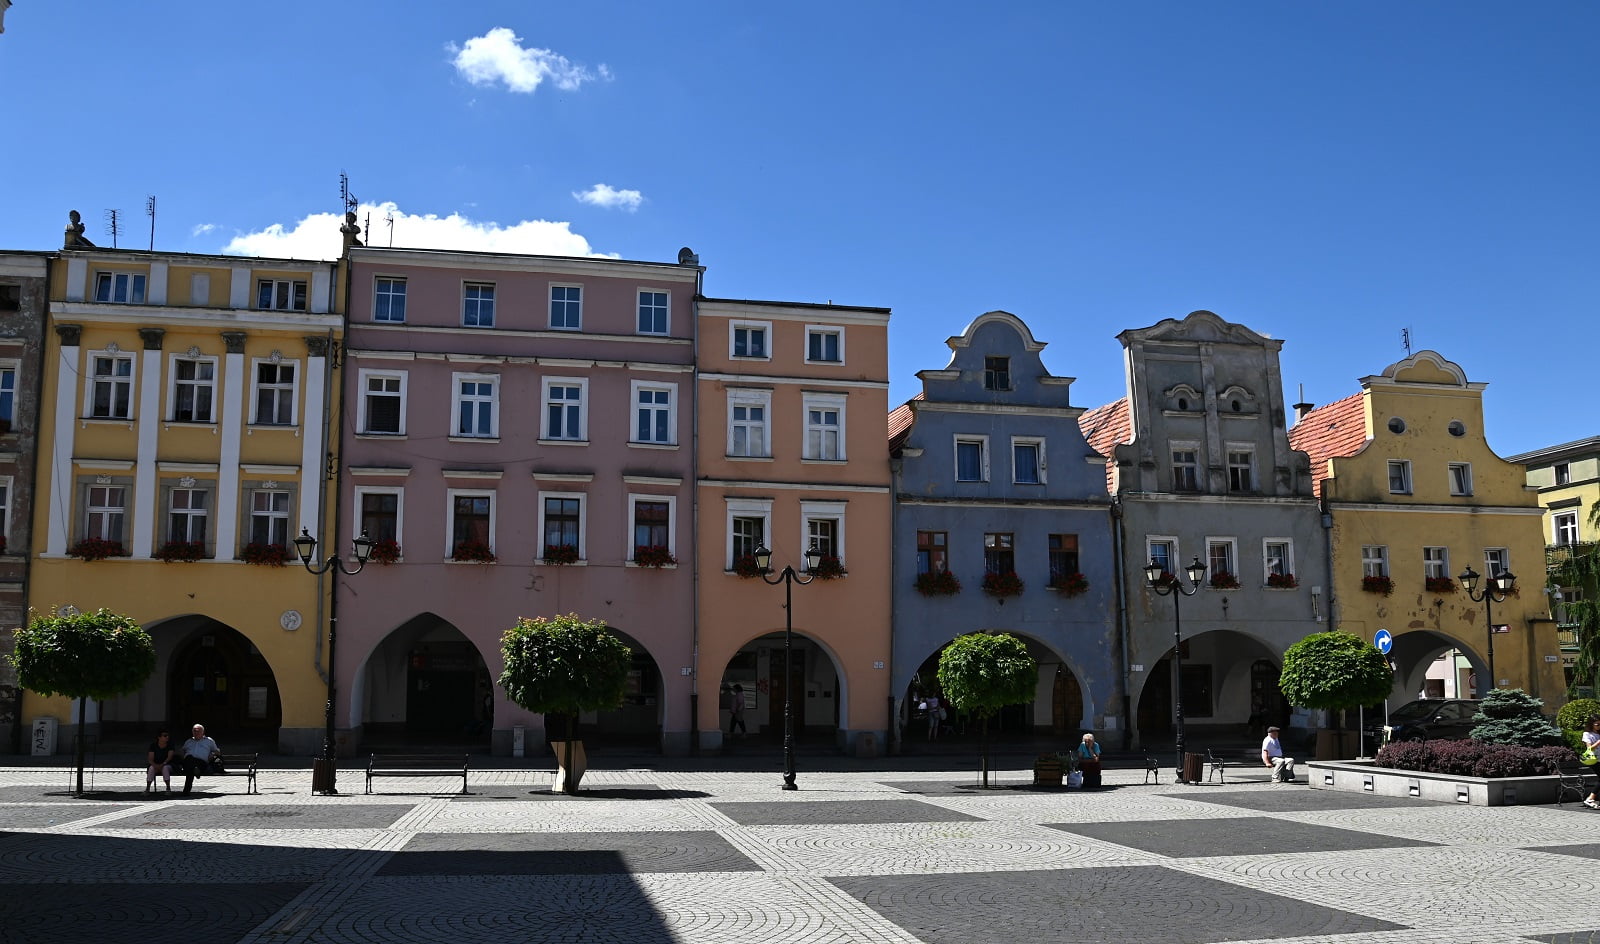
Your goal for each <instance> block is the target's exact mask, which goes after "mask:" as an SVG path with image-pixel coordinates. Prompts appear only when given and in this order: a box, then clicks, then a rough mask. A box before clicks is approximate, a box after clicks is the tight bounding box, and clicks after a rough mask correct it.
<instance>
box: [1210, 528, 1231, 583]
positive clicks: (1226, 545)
mask: <svg viewBox="0 0 1600 944" xmlns="http://www.w3.org/2000/svg"><path fill="white" fill-rule="evenodd" d="M1206 570H1207V571H1208V572H1209V573H1210V577H1211V580H1212V581H1213V585H1215V584H1216V583H1222V582H1225V581H1219V580H1218V578H1219V577H1221V576H1222V575H1224V574H1226V575H1228V576H1229V577H1233V578H1235V579H1236V580H1237V578H1238V576H1239V567H1238V554H1237V552H1236V545H1235V543H1234V540H1233V539H1232V538H1207V539H1206Z"/></svg>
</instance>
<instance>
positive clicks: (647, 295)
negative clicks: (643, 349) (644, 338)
mask: <svg viewBox="0 0 1600 944" xmlns="http://www.w3.org/2000/svg"><path fill="white" fill-rule="evenodd" d="M639 333H640V334H666V333H667V293H666V292H652V291H646V290H644V289H640V290H639Z"/></svg>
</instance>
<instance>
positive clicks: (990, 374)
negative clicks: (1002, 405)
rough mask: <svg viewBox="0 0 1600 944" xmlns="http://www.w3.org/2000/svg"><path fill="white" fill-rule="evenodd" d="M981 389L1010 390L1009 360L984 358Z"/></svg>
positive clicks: (1006, 358) (1007, 358)
mask: <svg viewBox="0 0 1600 944" xmlns="http://www.w3.org/2000/svg"><path fill="white" fill-rule="evenodd" d="M983 389H985V390H1010V389H1011V358H1009V357H985V358H984V359H983Z"/></svg>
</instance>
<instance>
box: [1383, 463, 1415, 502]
mask: <svg viewBox="0 0 1600 944" xmlns="http://www.w3.org/2000/svg"><path fill="white" fill-rule="evenodd" d="M1388 470H1389V494H1390V495H1410V494H1411V489H1412V484H1411V460H1410V459H1390V460H1389V466H1388ZM1396 471H1398V472H1399V473H1400V478H1401V483H1402V486H1403V487H1402V488H1395V487H1394V474H1395V472H1396Z"/></svg>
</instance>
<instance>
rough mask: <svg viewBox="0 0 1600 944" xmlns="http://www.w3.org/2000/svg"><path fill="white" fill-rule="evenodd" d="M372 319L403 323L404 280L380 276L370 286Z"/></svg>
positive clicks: (404, 307)
mask: <svg viewBox="0 0 1600 944" xmlns="http://www.w3.org/2000/svg"><path fill="white" fill-rule="evenodd" d="M372 320H373V321H382V322H388V323H390V324H403V323H404V322H405V320H406V280H405V279H385V278H380V279H377V280H376V281H374V282H373V286H372Z"/></svg>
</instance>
